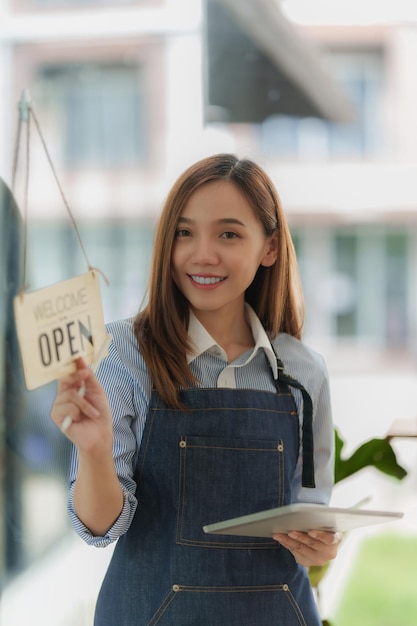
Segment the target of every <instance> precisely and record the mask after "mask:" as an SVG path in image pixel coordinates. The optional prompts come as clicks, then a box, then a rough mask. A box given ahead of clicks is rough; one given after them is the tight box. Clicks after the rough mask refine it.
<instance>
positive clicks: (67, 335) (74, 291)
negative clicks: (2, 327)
mask: <svg viewBox="0 0 417 626" xmlns="http://www.w3.org/2000/svg"><path fill="white" fill-rule="evenodd" d="M14 312H15V318H16V327H17V335H18V340H19V345H20V353H21V356H22V363H23V370H24V374H25V382H26V386H27V388H28V389H36V388H37V387H40V386H41V385H45V384H46V383H49V382H51V381H52V380H55V379H57V378H61V377H62V376H65V375H66V374H69V373H70V372H73V371H75V359H76V358H77V357H83V358H84V359H85V360H86V361H87V363H92V362H93V360H94V358H95V353H96V352H97V351H98V350H99V349H100V346H102V344H103V342H104V341H105V338H106V329H105V326H104V319H103V310H102V304H101V296H100V282H99V276H98V274H97V272H94V271H90V272H88V273H87V274H83V275H81V276H77V277H76V278H70V279H69V280H65V281H62V282H60V283H57V284H55V285H52V286H50V287H46V288H44V289H39V290H38V291H34V292H33V293H29V294H19V295H17V296H16V297H15V298H14Z"/></svg>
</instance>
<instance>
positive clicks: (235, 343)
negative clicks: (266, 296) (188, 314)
mask: <svg viewBox="0 0 417 626" xmlns="http://www.w3.org/2000/svg"><path fill="white" fill-rule="evenodd" d="M194 314H195V316H196V317H197V319H198V320H199V322H200V323H201V324H202V325H203V326H204V328H205V329H206V330H207V332H208V333H210V335H211V336H212V337H213V339H214V340H215V342H216V343H217V344H218V345H219V346H221V347H222V348H223V350H224V351H225V352H226V354H227V356H228V360H229V361H231V360H234V359H235V358H237V357H238V356H239V355H240V354H242V353H243V352H246V351H247V350H249V349H250V348H252V347H253V346H254V345H255V342H254V339H253V335H252V330H251V328H250V326H249V323H248V321H247V319H246V315H245V311H244V308H243V309H242V310H241V311H239V312H237V311H233V312H232V311H230V312H228V313H226V312H222V313H221V314H220V313H217V314H216V313H207V312H205V311H194Z"/></svg>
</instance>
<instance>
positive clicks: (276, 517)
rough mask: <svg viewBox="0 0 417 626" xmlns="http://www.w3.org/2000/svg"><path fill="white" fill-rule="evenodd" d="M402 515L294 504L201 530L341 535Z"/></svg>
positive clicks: (252, 534)
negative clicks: (293, 531) (315, 532)
mask: <svg viewBox="0 0 417 626" xmlns="http://www.w3.org/2000/svg"><path fill="white" fill-rule="evenodd" d="M403 515H404V513H399V512H394V511H371V510H366V509H355V508H337V507H329V506H325V505H323V504H304V503H298V504H289V505H288V506H281V507H278V508H276V509H269V510H267V511H260V512H259V513H252V514H251V515H244V516H243V517H235V518H233V519H228V520H225V521H223V522H218V523H216V524H208V525H207V526H203V530H204V532H205V533H214V534H218V535H242V536H246V537H271V536H272V535H273V534H274V533H288V532H290V531H291V530H300V531H305V532H307V531H309V530H330V531H337V530H338V531H342V532H344V531H347V530H352V529H354V528H359V527H361V526H369V525H370V524H381V523H383V522H392V521H394V520H397V519H400V518H401V517H403Z"/></svg>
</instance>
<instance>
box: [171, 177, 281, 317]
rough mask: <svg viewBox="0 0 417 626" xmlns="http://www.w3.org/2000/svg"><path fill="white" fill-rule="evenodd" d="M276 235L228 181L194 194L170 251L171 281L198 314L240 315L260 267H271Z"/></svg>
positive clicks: (204, 186) (213, 184)
mask: <svg viewBox="0 0 417 626" xmlns="http://www.w3.org/2000/svg"><path fill="white" fill-rule="evenodd" d="M276 258H277V236H276V234H274V235H272V236H271V237H267V236H266V235H265V232H264V229H263V226H262V224H261V222H260V220H259V219H258V217H257V216H256V215H255V213H254V211H253V209H252V207H251V205H250V204H249V202H248V201H247V199H246V197H245V196H244V195H243V193H242V192H241V191H240V190H239V189H238V188H237V187H236V186H235V185H234V184H233V183H231V182H228V181H214V182H210V183H207V184H205V185H203V186H202V187H200V188H199V189H197V191H195V192H194V193H193V195H192V196H191V198H190V199H189V201H188V203H187V204H186V206H185V208H184V211H183V212H182V214H181V216H180V218H179V220H178V224H177V230H176V235H175V240H174V245H173V249H172V259H171V262H172V275H173V279H174V281H175V283H176V285H177V287H178V288H179V289H180V291H181V292H182V293H183V295H184V296H185V298H186V299H187V300H188V302H189V303H190V306H191V308H192V309H193V311H194V312H195V313H196V315H197V316H198V313H199V312H201V313H202V314H207V313H210V312H211V313H216V315H218V314H226V313H227V312H235V310H236V307H237V308H238V310H239V311H240V310H241V311H242V312H243V305H244V294H245V291H246V289H247V288H248V287H249V285H250V284H251V283H252V281H253V279H254V277H255V274H256V271H257V270H258V268H259V266H260V265H264V266H270V265H273V263H274V262H275V260H276Z"/></svg>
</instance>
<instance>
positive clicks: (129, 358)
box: [68, 320, 151, 547]
mask: <svg viewBox="0 0 417 626" xmlns="http://www.w3.org/2000/svg"><path fill="white" fill-rule="evenodd" d="M108 331H109V332H110V333H111V334H112V336H113V340H112V342H111V344H110V346H109V352H108V356H107V357H106V358H105V359H104V360H103V361H102V363H101V365H100V367H99V369H98V371H97V379H98V380H99V382H100V383H101V384H102V386H103V388H104V390H105V392H106V395H107V399H108V402H109V405H110V409H111V411H112V417H113V458H114V465H115V469H116V473H117V475H118V478H119V481H120V484H121V487H122V490H123V494H124V501H123V509H122V512H121V514H120V515H119V517H118V518H117V520H116V521H115V523H114V524H113V526H112V527H111V528H110V529H109V530H108V531H107V533H106V534H105V535H104V536H95V535H93V534H92V533H91V531H90V530H89V529H88V528H87V527H86V526H85V525H84V524H83V523H82V521H81V520H80V519H79V517H78V516H77V514H76V512H75V508H74V487H75V481H76V476H77V467H78V459H77V452H76V450H75V449H74V451H73V454H72V459H71V466H70V488H69V500H68V512H69V516H70V520H71V523H72V525H73V527H74V529H75V531H76V532H77V534H78V535H79V536H80V537H81V538H82V539H83V540H84V541H85V542H86V543H88V544H90V545H93V546H96V547H105V546H107V545H109V544H110V543H112V542H113V541H115V540H116V539H118V538H119V537H120V536H121V535H123V534H124V533H125V532H126V531H127V530H128V528H129V526H130V524H131V522H132V519H133V516H134V514H135V511H136V508H137V499H136V496H135V492H136V482H135V480H134V470H135V467H136V462H137V456H138V451H139V447H140V442H141V438H142V433H143V428H144V424H145V420H146V415H147V412H148V408H149V398H150V391H151V383H150V378H149V374H148V371H147V369H146V366H145V364H144V362H143V359H142V357H141V356H140V353H139V350H138V347H137V343H136V340H135V338H134V336H133V332H132V330H131V323H129V322H128V321H127V320H126V321H124V322H115V323H113V324H109V325H108Z"/></svg>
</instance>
